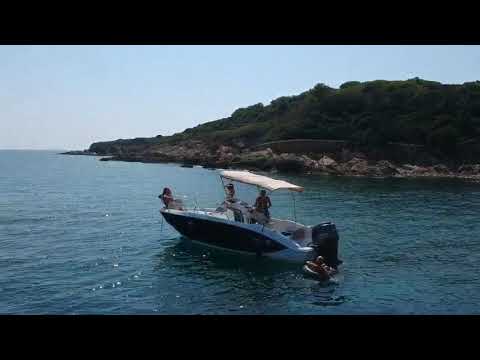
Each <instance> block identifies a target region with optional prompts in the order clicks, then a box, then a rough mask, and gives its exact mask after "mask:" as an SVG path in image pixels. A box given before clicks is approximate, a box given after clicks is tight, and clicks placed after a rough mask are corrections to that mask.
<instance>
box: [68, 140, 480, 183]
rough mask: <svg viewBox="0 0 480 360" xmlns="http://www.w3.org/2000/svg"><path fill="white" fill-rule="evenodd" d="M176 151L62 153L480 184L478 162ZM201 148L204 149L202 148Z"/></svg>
mask: <svg viewBox="0 0 480 360" xmlns="http://www.w3.org/2000/svg"><path fill="white" fill-rule="evenodd" d="M191 149H192V148H190V152H188V151H179V150H184V149H178V148H177V147H175V146H174V147H171V148H170V149H168V151H167V149H162V150H163V151H156V152H143V153H134V152H132V153H127V154H97V153H93V152H90V151H69V152H65V153H60V154H62V155H84V156H98V157H100V159H99V161H123V162H141V163H174V164H179V165H180V166H182V167H187V168H188V167H193V166H202V167H203V168H206V169H218V168H221V169H238V170H250V171H267V172H278V173H295V174H301V175H306V176H315V175H321V176H339V177H364V178H378V179H381V178H411V179H415V178H441V179H459V180H468V181H474V182H479V183H480V164H462V165H459V166H451V165H450V166H447V165H445V164H442V163H438V164H435V165H433V164H432V165H428V166H422V165H415V164H409V163H403V164H399V163H396V162H392V161H389V160H379V161H376V160H372V159H369V158H367V157H366V156H365V155H364V154H362V153H346V152H345V151H343V152H342V154H318V155H317V156H312V157H309V156H308V155H306V154H293V153H281V154H278V153H275V152H273V151H272V150H271V149H270V148H267V149H265V150H256V151H242V152H240V153H238V152H235V151H234V149H232V148H231V147H228V146H220V147H219V149H218V150H217V152H215V153H211V152H206V151H195V153H192V152H191ZM204 150H205V149H204Z"/></svg>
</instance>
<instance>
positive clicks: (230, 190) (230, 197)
mask: <svg viewBox="0 0 480 360" xmlns="http://www.w3.org/2000/svg"><path fill="white" fill-rule="evenodd" d="M225 189H227V191H226V193H227V201H228V202H235V201H236V199H235V187H234V186H233V184H232V183H230V184H228V185H227V186H225Z"/></svg>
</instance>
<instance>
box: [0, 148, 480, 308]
mask: <svg viewBox="0 0 480 360" xmlns="http://www.w3.org/2000/svg"><path fill="white" fill-rule="evenodd" d="M276 177H279V178H283V179H287V180H290V181H292V182H294V183H296V184H298V185H302V186H304V187H305V188H306V191H305V192H304V193H303V194H300V195H298V196H297V197H296V213H297V218H298V220H299V221H301V222H304V223H307V224H315V223H318V222H321V221H326V220H331V221H333V222H335V223H336V224H337V227H338V230H339V233H340V257H341V258H342V259H343V260H344V265H343V267H342V268H341V271H340V274H339V276H338V277H337V279H336V283H335V284H331V285H329V286H324V285H320V284H318V283H317V282H315V281H313V280H310V279H307V278H305V277H304V276H303V275H302V272H301V269H300V266H298V265H290V264H285V263H280V262H275V261H272V260H267V259H257V258H255V257H248V256H246V257H245V256H238V255H230V254H227V253H224V252H219V251H212V250H210V249H207V248H204V247H202V246H198V245H192V244H190V243H189V242H188V241H185V240H181V238H180V237H179V235H178V234H177V233H176V231H175V230H174V229H172V228H171V227H170V226H169V225H168V224H166V223H163V224H162V220H161V217H160V214H159V212H158V210H159V208H160V203H159V199H158V198H157V195H158V194H159V193H160V192H161V190H162V187H163V186H164V185H169V186H171V187H172V188H173V190H174V194H175V195H177V196H187V197H186V198H184V199H185V201H186V202H187V203H190V204H194V203H198V204H199V205H200V206H205V207H208V206H215V205H216V204H217V203H218V202H219V201H220V200H221V199H222V189H221V186H220V185H221V183H220V180H219V178H218V176H217V172H216V171H211V170H205V169H202V168H193V169H189V168H181V167H179V166H177V165H163V164H141V163H123V162H100V161H98V158H95V157H86V156H85V157H84V156H61V155H56V154H55V153H54V152H46V151H0V313H2V314H7V313H8V314H412V313H413V314H465V313H467V314H469V313H477V314H478V313H480V311H479V306H478V304H479V303H480V276H479V274H480V221H479V215H478V214H479V212H480V211H479V210H480V184H472V183H466V182H461V181H439V180H404V179H389V180H387V179H385V180H379V179H377V180H372V179H356V178H333V177H316V178H312V177H300V176H285V175H276ZM237 192H239V193H240V195H241V196H242V197H243V198H244V199H247V200H249V201H253V199H254V197H255V192H254V191H253V189H249V188H247V187H244V186H240V187H239V188H238V191H237ZM271 198H272V201H273V204H274V208H273V210H272V213H273V215H274V216H282V217H283V216H292V209H291V207H290V205H291V203H292V201H291V200H292V199H291V196H290V194H285V193H280V192H279V193H274V194H273V195H272V196H271Z"/></svg>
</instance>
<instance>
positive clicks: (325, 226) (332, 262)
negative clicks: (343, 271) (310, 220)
mask: <svg viewBox="0 0 480 360" xmlns="http://www.w3.org/2000/svg"><path fill="white" fill-rule="evenodd" d="M312 247H313V248H314V249H315V251H316V253H317V256H323V258H324V259H325V263H326V264H327V265H328V266H331V267H333V268H334V269H336V268H337V266H338V265H340V264H341V263H342V261H341V260H339V259H338V232H337V228H336V227H335V224H333V223H331V222H326V223H321V224H318V225H315V226H314V227H313V228H312Z"/></svg>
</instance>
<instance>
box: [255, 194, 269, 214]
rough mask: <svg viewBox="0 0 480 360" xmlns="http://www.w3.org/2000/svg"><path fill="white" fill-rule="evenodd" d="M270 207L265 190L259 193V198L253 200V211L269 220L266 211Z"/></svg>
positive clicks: (267, 211)
mask: <svg viewBox="0 0 480 360" xmlns="http://www.w3.org/2000/svg"><path fill="white" fill-rule="evenodd" d="M270 207H272V202H271V201H270V198H269V197H268V196H267V192H266V191H265V190H262V191H260V196H259V197H257V200H255V210H256V211H258V212H259V213H261V214H263V215H265V216H266V217H267V219H269V220H270V211H269V210H268V209H269V208H270Z"/></svg>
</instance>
